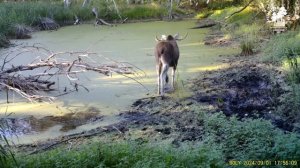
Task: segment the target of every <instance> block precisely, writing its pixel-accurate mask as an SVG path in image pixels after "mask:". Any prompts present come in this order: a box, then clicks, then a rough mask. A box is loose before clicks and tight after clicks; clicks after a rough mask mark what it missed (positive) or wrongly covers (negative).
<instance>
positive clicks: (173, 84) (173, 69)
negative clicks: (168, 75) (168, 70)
mask: <svg viewBox="0 0 300 168" xmlns="http://www.w3.org/2000/svg"><path fill="white" fill-rule="evenodd" d="M175 72H176V68H175V67H173V68H172V90H174V89H175V87H174V86H175Z"/></svg>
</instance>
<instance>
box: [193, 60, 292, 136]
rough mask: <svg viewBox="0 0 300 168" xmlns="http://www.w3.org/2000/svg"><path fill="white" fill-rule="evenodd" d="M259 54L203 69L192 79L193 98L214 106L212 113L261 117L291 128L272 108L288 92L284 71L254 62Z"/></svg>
mask: <svg viewBox="0 0 300 168" xmlns="http://www.w3.org/2000/svg"><path fill="white" fill-rule="evenodd" d="M258 59H259V56H253V57H250V58H245V57H236V58H234V59H229V60H228V59H227V60H226V59H225V60H224V62H227V63H229V64H230V65H231V66H230V67H229V68H225V69H220V70H217V71H208V72H203V73H202V74H201V75H200V76H199V78H198V79H194V80H193V81H192V82H191V83H192V87H191V89H192V90H193V91H194V92H195V95H194V96H193V100H195V101H197V102H199V103H208V104H210V105H212V106H214V107H215V108H216V109H217V110H216V112H223V113H224V114H225V115H227V116H233V115H237V116H238V117H239V118H241V119H242V118H246V117H252V118H264V119H266V120H270V121H271V122H272V123H273V124H274V125H276V126H277V127H279V128H281V129H283V130H287V131H292V130H293V128H294V126H293V124H294V123H293V122H290V121H286V120H285V119H283V118H282V117H280V115H278V114H276V110H277V108H278V107H280V106H281V105H282V104H283V100H284V97H285V96H286V95H287V94H288V93H289V92H290V91H291V90H290V87H289V86H288V85H287V83H286V82H285V77H284V76H285V75H284V72H283V71H282V70H281V69H279V68H278V67H276V66H273V65H268V64H265V63H262V62H259V61H258Z"/></svg>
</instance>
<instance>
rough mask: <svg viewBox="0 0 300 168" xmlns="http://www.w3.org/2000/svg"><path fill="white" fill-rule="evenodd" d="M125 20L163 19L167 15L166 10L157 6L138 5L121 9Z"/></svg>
mask: <svg viewBox="0 0 300 168" xmlns="http://www.w3.org/2000/svg"><path fill="white" fill-rule="evenodd" d="M120 12H121V14H122V16H123V17H124V18H129V19H148V18H161V17H162V16H164V15H165V14H166V12H167V11H166V9H164V8H162V7H159V6H155V5H137V6H129V7H126V8H123V9H121V11H120Z"/></svg>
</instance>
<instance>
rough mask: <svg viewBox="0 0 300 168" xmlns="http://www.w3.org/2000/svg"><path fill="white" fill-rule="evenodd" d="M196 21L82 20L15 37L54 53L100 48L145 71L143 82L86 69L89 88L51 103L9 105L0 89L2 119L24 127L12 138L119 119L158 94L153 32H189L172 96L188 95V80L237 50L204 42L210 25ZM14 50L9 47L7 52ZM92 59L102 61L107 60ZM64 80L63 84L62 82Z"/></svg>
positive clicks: (64, 131) (29, 139)
mask: <svg viewBox="0 0 300 168" xmlns="http://www.w3.org/2000/svg"><path fill="white" fill-rule="evenodd" d="M194 25H195V21H194V20H187V21H179V22H162V21H157V22H145V23H130V24H122V25H118V26H115V27H107V26H96V27H95V26H93V25H89V24H83V25H78V26H67V27H62V28H60V29H59V30H57V31H42V32H36V33H34V34H33V36H32V38H31V39H29V40H15V41H14V42H15V43H16V44H18V45H21V46H23V45H24V46H25V45H29V46H30V45H34V44H39V45H42V46H44V47H45V48H47V49H49V50H51V51H55V52H59V51H84V50H88V51H91V52H96V53H98V54H99V55H102V56H105V57H107V58H110V59H113V60H117V61H121V62H122V61H124V62H129V63H131V64H133V65H135V66H137V67H139V68H140V69H142V70H143V72H145V74H146V75H145V76H144V77H143V78H141V79H138V80H139V82H140V83H141V84H142V85H143V86H142V85H141V84H139V83H137V82H135V81H133V80H131V79H129V78H126V77H123V76H121V75H115V74H114V75H112V76H109V77H108V76H104V75H101V74H98V73H92V72H91V73H86V74H85V75H83V77H82V78H81V79H80V80H82V81H81V82H82V83H83V84H84V85H85V87H87V88H88V89H89V92H87V91H86V90H84V89H81V90H79V91H78V92H73V93H70V94H67V95H64V96H61V97H59V98H58V99H57V100H56V101H55V102H54V103H51V104H49V103H28V102H25V100H24V99H20V98H18V96H17V95H16V94H12V93H10V95H9V97H10V101H13V103H9V104H6V95H5V93H4V92H2V93H1V95H0V117H1V118H2V119H3V118H6V119H9V120H8V121H9V122H8V123H10V125H11V127H19V126H18V125H21V126H23V128H20V129H19V130H17V129H15V131H14V134H17V136H18V138H17V139H16V138H14V139H16V140H15V141H16V143H32V142H35V141H38V140H45V139H47V138H55V137H58V136H61V135H66V134H71V133H76V132H81V131H85V130H89V129H93V128H96V127H99V126H105V125H108V124H112V123H114V122H118V121H119V120H120V118H118V117H117V115H118V114H119V113H120V112H122V111H124V110H126V109H128V107H130V105H131V104H132V103H133V102H134V100H136V99H139V98H143V97H149V96H155V94H156V71H155V61H154V54H153V50H154V46H155V44H156V41H155V36H156V35H161V34H176V33H177V32H178V33H180V34H181V35H184V34H185V33H188V37H187V38H186V39H185V40H183V41H180V42H178V45H179V48H180V52H181V55H180V60H179V65H178V73H177V75H176V77H177V79H176V81H177V90H176V91H175V92H174V93H171V94H169V95H170V96H176V97H179V98H183V97H184V96H186V95H188V94H189V92H188V91H187V89H186V88H185V87H184V84H185V83H186V82H187V81H188V79H190V78H193V77H195V76H196V75H197V72H200V71H204V70H213V69H217V68H219V67H221V66H224V64H222V63H220V61H218V60H220V57H219V56H220V55H232V54H236V53H238V52H239V49H237V48H232V47H218V48H216V47H211V46H205V45H204V42H203V39H204V37H205V35H206V34H207V33H208V32H209V29H191V28H192V27H194ZM13 49H14V47H11V48H9V49H8V50H13ZM1 52H2V53H3V52H7V51H5V50H2V51H0V54H1ZM2 55H3V54H2ZM35 57H36V56H35V55H30V54H27V55H26V56H22V57H18V59H17V60H15V64H21V63H23V64H24V63H29V62H30V61H32V60H33V59H35ZM93 59H95V60H96V61H98V62H101V61H102V60H101V59H103V58H100V57H96V58H93ZM65 82H66V81H65ZM63 84H64V82H62V84H61V85H63ZM8 114H9V116H7V115H8ZM6 121H7V120H6ZM70 121H71V122H70ZM33 123H35V124H33ZM41 123H43V125H41ZM70 123H71V124H70ZM74 123H75V124H74ZM72 124H73V125H72ZM36 125H38V126H36ZM21 126H20V127H21ZM4 132H5V131H4ZM9 137H10V136H9ZM12 137H14V136H12Z"/></svg>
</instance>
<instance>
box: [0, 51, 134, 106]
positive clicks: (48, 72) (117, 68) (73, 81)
mask: <svg viewBox="0 0 300 168" xmlns="http://www.w3.org/2000/svg"><path fill="white" fill-rule="evenodd" d="M26 52H27V53H34V52H37V53H39V54H40V56H38V57H37V59H35V60H33V62H32V63H30V64H27V65H13V64H12V63H11V62H12V61H13V60H14V59H17V57H18V56H21V55H22V54H24V53H26ZM22 56H24V55H22ZM93 56H94V57H97V56H98V55H97V54H96V53H93V52H87V51H82V52H81V51H80V52H56V53H54V52H51V51H49V50H47V49H45V48H42V47H37V46H31V47H23V48H21V49H20V51H19V52H17V53H8V54H7V55H5V56H4V58H3V64H2V66H1V68H0V91H5V90H11V91H14V92H16V93H18V94H19V95H20V96H22V97H24V98H26V99H27V100H29V101H33V102H34V101H50V102H51V101H53V100H54V99H55V98H56V96H54V97H51V96H48V95H47V92H49V91H53V90H56V89H54V88H53V86H55V85H56V84H57V83H56V81H58V80H57V78H63V77H64V78H66V79H67V80H69V82H70V86H69V87H71V88H68V91H70V92H73V91H78V89H79V88H80V87H82V88H84V89H85V90H88V89H87V88H86V87H85V86H83V85H82V84H80V83H79V82H78V81H79V78H78V76H77V74H79V73H84V72H87V71H93V72H97V73H100V74H102V75H107V76H110V75H112V73H117V74H121V75H123V76H126V77H128V78H131V79H133V80H135V77H138V75H139V73H138V71H139V70H138V71H136V70H135V68H134V67H133V66H132V65H131V64H129V63H120V62H116V61H113V60H110V59H108V58H105V57H103V56H101V60H103V62H102V63H99V62H96V61H94V60H93ZM32 70H34V73H30V75H23V73H21V72H24V71H27V72H28V71H32ZM129 74H132V75H133V77H130V76H128V75H129ZM54 77H55V79H54V80H53V78H54ZM135 81H136V80H135ZM137 82H138V81H137ZM138 83H139V82H138ZM66 90H67V89H66V88H65V89H64V92H65V93H66ZM65 93H64V94H65ZM66 94H67V93H66ZM61 95H62V94H61Z"/></svg>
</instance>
